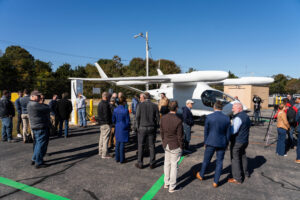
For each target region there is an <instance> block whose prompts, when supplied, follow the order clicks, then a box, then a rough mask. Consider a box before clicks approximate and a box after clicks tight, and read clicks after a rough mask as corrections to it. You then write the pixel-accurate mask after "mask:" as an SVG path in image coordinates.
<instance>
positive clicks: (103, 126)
mask: <svg viewBox="0 0 300 200" xmlns="http://www.w3.org/2000/svg"><path fill="white" fill-rule="evenodd" d="M98 118H99V124H100V139H99V155H100V156H101V158H103V159H104V158H111V156H110V155H109V154H108V150H107V145H108V140H109V134H110V131H111V124H112V114H111V109H110V105H109V102H108V93H107V92H103V93H102V100H101V101H100V103H99V104H98Z"/></svg>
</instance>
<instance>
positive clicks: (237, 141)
mask: <svg viewBox="0 0 300 200" xmlns="http://www.w3.org/2000/svg"><path fill="white" fill-rule="evenodd" d="M232 112H233V114H234V118H233V119H232V124H233V125H232V134H233V135H232V136H231V143H230V154H231V173H232V177H233V178H230V179H229V180H228V182H230V183H235V184H241V183H242V181H243V180H242V179H243V177H242V174H244V175H245V177H248V176H249V172H248V161H247V156H246V148H247V146H248V143H249V132H250V127H251V121H250V118H249V116H248V115H247V114H246V113H245V112H244V111H243V106H242V104H241V103H235V104H233V106H232ZM242 171H243V173H242Z"/></svg>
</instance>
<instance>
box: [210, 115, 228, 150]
mask: <svg viewBox="0 0 300 200" xmlns="http://www.w3.org/2000/svg"><path fill="white" fill-rule="evenodd" d="M230 135H231V127H230V118H229V117H228V116H227V115H224V114H223V113H222V112H221V111H215V112H214V113H212V114H210V115H207V116H206V120H205V127H204V143H205V144H206V145H209V146H213V147H221V148H225V147H226V146H227V144H228V142H229V139H230Z"/></svg>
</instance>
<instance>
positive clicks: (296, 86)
mask: <svg viewBox="0 0 300 200" xmlns="http://www.w3.org/2000/svg"><path fill="white" fill-rule="evenodd" d="M285 90H286V91H287V92H288V93H290V94H296V93H298V94H299V93H300V79H295V78H292V79H290V80H288V81H287V83H286V85H285Z"/></svg>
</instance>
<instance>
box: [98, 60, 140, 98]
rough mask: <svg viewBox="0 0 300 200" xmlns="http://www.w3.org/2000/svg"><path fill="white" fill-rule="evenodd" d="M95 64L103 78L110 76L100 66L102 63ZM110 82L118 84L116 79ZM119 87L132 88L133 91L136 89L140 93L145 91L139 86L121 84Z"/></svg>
mask: <svg viewBox="0 0 300 200" xmlns="http://www.w3.org/2000/svg"><path fill="white" fill-rule="evenodd" d="M95 66H96V68H97V70H98V72H99V74H100V76H101V78H108V76H107V75H106V74H105V72H104V71H103V69H102V68H101V67H100V65H99V64H98V63H95ZM109 82H110V83H112V84H114V85H116V81H109ZM119 87H123V88H126V89H129V90H132V91H135V92H139V93H142V92H143V91H142V90H139V89H137V88H134V87H130V86H127V85H124V86H119Z"/></svg>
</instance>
